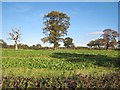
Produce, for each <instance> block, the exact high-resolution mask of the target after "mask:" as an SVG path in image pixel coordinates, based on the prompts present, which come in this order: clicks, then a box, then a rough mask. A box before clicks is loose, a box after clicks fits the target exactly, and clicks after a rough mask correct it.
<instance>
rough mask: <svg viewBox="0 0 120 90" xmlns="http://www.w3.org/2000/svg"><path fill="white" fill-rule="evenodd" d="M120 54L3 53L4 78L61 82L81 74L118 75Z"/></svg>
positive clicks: (68, 51)
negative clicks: (57, 80) (42, 79)
mask: <svg viewBox="0 0 120 90" xmlns="http://www.w3.org/2000/svg"><path fill="white" fill-rule="evenodd" d="M118 53H119V51H115V50H79V49H78V50H75V49H58V50H51V49H48V50H18V51H15V50H11V49H8V50H7V49H3V50H2V76H3V77H7V78H9V77H12V79H13V78H15V77H20V78H22V79H23V78H34V79H41V78H60V79H61V80H62V78H63V77H64V78H71V77H72V78H73V77H74V76H77V75H81V74H82V75H89V76H92V77H96V78H97V77H99V76H103V75H109V74H112V73H115V72H116V71H117V72H118V70H119V67H120V61H119V57H118ZM3 79H4V78H3ZM12 79H11V80H12ZM4 84H5V83H4V82H3V85H4ZM9 86H10V85H9ZM6 87H7V86H6ZM31 87H33V86H31Z"/></svg>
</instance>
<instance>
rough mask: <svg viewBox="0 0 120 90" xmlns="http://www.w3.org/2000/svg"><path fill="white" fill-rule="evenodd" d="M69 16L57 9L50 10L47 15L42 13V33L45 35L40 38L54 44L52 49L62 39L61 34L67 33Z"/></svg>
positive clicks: (57, 45)
mask: <svg viewBox="0 0 120 90" xmlns="http://www.w3.org/2000/svg"><path fill="white" fill-rule="evenodd" d="M69 21H70V17H69V16H68V15H67V14H65V13H63V12H58V11H51V12H49V13H48V14H47V15H44V25H45V27H44V28H43V33H44V34H45V35H46V37H44V38H42V39H41V40H42V41H43V42H44V43H45V42H49V43H53V44H54V49H56V48H57V47H59V45H60V44H59V42H60V41H63V38H62V37H63V36H65V35H67V29H68V28H69V26H70V22H69Z"/></svg>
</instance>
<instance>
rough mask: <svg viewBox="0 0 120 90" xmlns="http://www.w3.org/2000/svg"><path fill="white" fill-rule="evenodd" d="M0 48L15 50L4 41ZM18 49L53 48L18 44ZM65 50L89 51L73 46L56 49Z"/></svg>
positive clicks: (1, 42) (0, 41) (13, 46)
mask: <svg viewBox="0 0 120 90" xmlns="http://www.w3.org/2000/svg"><path fill="white" fill-rule="evenodd" d="M0 46H1V47H2V48H8V49H14V48H15V45H8V44H7V43H6V42H5V41H4V40H2V39H0ZM18 48H19V49H35V50H39V49H53V47H47V46H46V47H42V45H41V44H36V45H32V46H29V45H27V44H22V43H20V44H18ZM66 48H69V49H89V48H88V47H80V46H77V47H76V46H73V47H59V48H58V49H66Z"/></svg>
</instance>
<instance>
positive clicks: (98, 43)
mask: <svg viewBox="0 0 120 90" xmlns="http://www.w3.org/2000/svg"><path fill="white" fill-rule="evenodd" d="M104 45H105V40H104V39H102V38H100V39H96V40H92V41H90V42H89V43H88V44H87V46H89V47H91V48H92V47H94V48H99V49H100V48H101V46H104Z"/></svg>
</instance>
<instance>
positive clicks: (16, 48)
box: [15, 41, 18, 50]
mask: <svg viewBox="0 0 120 90" xmlns="http://www.w3.org/2000/svg"><path fill="white" fill-rule="evenodd" d="M15 50H18V45H17V41H15Z"/></svg>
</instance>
